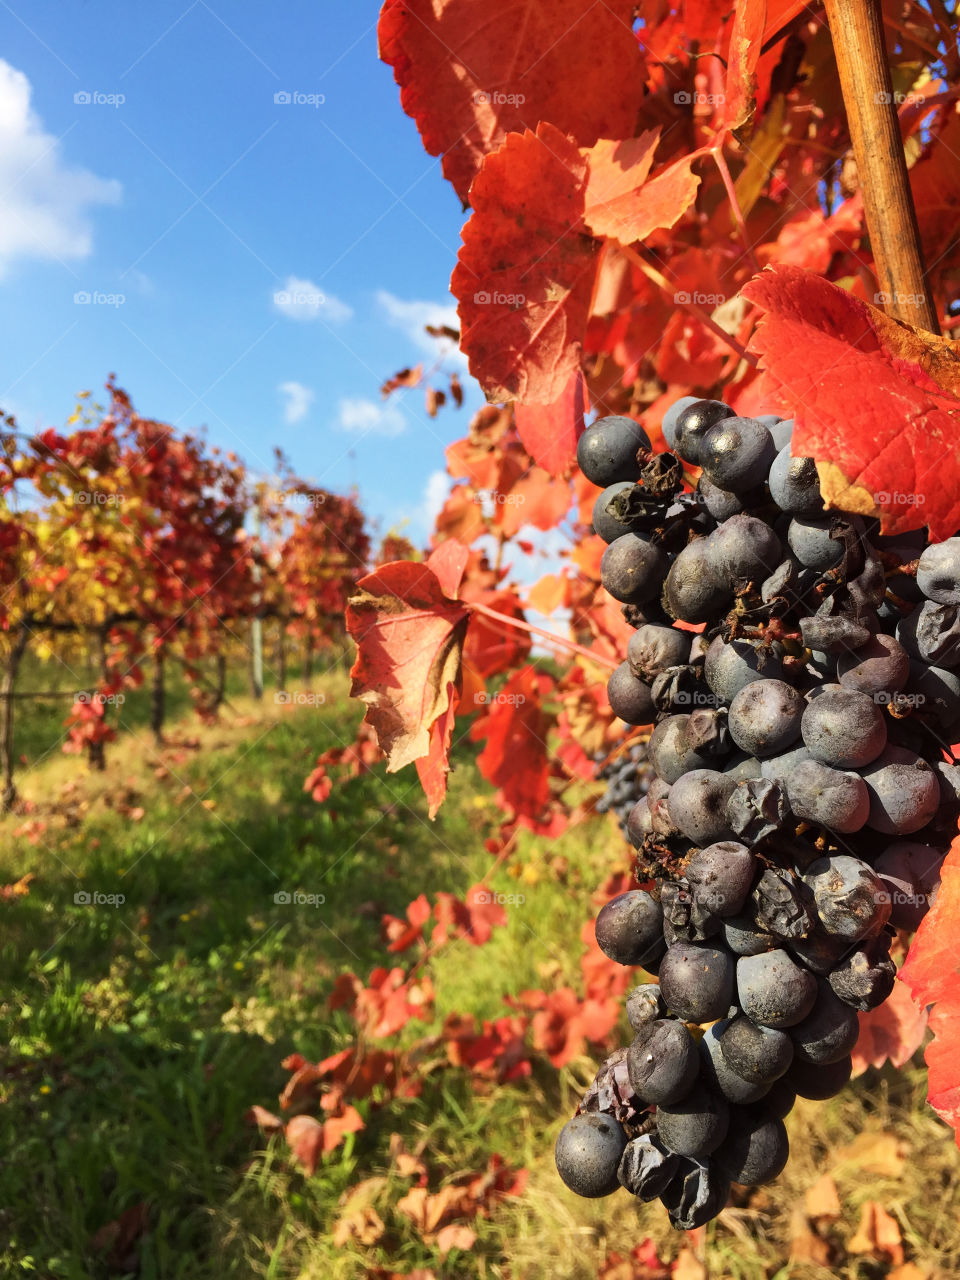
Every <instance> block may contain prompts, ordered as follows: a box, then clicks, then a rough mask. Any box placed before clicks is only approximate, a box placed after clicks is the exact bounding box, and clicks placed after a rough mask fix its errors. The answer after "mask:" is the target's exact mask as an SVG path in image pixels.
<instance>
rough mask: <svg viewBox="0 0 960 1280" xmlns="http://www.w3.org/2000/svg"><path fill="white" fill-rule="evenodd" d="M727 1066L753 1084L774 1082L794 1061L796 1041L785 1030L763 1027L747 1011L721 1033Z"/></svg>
mask: <svg viewBox="0 0 960 1280" xmlns="http://www.w3.org/2000/svg"><path fill="white" fill-rule="evenodd" d="M720 1052H721V1053H722V1054H723V1058H724V1061H725V1062H726V1064H727V1066H728V1067H729V1068H730V1069H731V1070H732V1071H735V1072H736V1073H737V1075H738V1076H742V1077H743V1079H744V1080H748V1081H750V1083H751V1084H772V1083H773V1081H774V1080H778V1079H779V1078H780V1076H782V1075H783V1073H784V1072H785V1071H786V1070H787V1068H788V1067H789V1066H790V1063H791V1062H792V1061H793V1041H792V1040H791V1038H790V1036H789V1035H787V1033H786V1032H785V1031H778V1030H777V1029H776V1028H775V1027H761V1026H759V1025H758V1024H757V1023H755V1022H752V1021H751V1019H750V1018H748V1017H746V1016H745V1015H744V1014H742V1013H741V1014H740V1015H739V1016H738V1017H736V1018H734V1019H733V1021H732V1022H731V1023H730V1025H729V1026H728V1027H727V1029H726V1031H724V1032H723V1034H722V1035H721V1036H720Z"/></svg>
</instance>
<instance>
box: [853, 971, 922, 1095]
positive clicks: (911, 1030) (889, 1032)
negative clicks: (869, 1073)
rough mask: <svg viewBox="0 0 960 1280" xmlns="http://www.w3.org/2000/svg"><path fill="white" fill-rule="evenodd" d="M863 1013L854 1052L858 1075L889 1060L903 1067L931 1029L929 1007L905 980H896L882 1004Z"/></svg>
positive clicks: (855, 1068)
mask: <svg viewBox="0 0 960 1280" xmlns="http://www.w3.org/2000/svg"><path fill="white" fill-rule="evenodd" d="M859 1017H860V1038H859V1039H858V1040H857V1043H856V1046H855V1048H854V1049H853V1051H852V1054H851V1056H852V1058H853V1074H854V1075H855V1076H859V1075H862V1074H863V1072H864V1071H866V1069H867V1067H882V1066H883V1064H884V1063H885V1062H886V1061H887V1060H889V1061H890V1062H892V1063H893V1065H894V1066H895V1067H902V1066H903V1065H904V1064H905V1063H906V1062H909V1061H910V1059H911V1058H912V1057H913V1055H914V1054H915V1053H916V1051H917V1050H918V1049H919V1048H920V1045H921V1044H922V1043H923V1037H924V1035H925V1034H926V1030H927V1011H926V1009H921V1008H920V1007H919V1006H918V1005H917V1004H915V1003H914V1001H913V1000H912V999H911V996H910V991H909V989H908V988H907V986H906V985H905V984H904V983H903V982H896V983H894V987H893V991H892V992H891V993H890V995H889V997H888V998H887V999H886V1000H885V1001H884V1002H883V1004H882V1005H880V1006H879V1007H878V1008H876V1009H871V1010H870V1012H869V1013H861V1014H860V1015H859Z"/></svg>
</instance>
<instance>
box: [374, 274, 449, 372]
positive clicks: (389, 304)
mask: <svg viewBox="0 0 960 1280" xmlns="http://www.w3.org/2000/svg"><path fill="white" fill-rule="evenodd" d="M377 306H378V307H379V308H380V310H381V311H382V312H383V315H384V316H385V318H386V320H387V322H388V323H389V324H391V325H392V326H393V327H394V328H395V329H400V330H401V331H402V332H403V333H405V334H406V335H407V337H408V338H409V339H410V341H411V342H412V343H413V345H414V346H415V347H416V348H417V349H418V350H419V351H422V352H423V353H424V355H426V356H429V357H430V358H431V359H433V360H436V359H437V358H438V357H439V356H441V355H442V356H444V357H445V358H446V359H448V360H449V361H450V363H452V364H456V365H460V366H461V368H464V369H465V368H466V367H467V358H466V356H465V355H464V354H463V352H462V351H461V350H460V348H459V347H458V346H457V344H456V343H455V342H454V341H453V340H452V339H450V338H431V337H430V335H429V333H427V332H425V326H426V325H428V324H431V325H435V326H436V327H437V328H440V327H441V326H443V325H446V326H447V327H448V328H450V329H459V328H460V319H459V317H458V316H457V308H456V307H455V306H454V305H453V303H449V302H404V301H403V299H402V298H397V297H394V295H393V294H392V293H388V292H387V291H386V289H379V290H378V291H377Z"/></svg>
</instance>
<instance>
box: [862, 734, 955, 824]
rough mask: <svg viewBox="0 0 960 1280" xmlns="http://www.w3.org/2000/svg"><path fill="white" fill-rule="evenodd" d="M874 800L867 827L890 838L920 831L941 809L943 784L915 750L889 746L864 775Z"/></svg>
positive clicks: (871, 801)
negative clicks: (941, 786) (941, 788)
mask: <svg viewBox="0 0 960 1280" xmlns="http://www.w3.org/2000/svg"><path fill="white" fill-rule="evenodd" d="M862 777H863V781H864V783H865V784H866V788H867V795H868V798H869V801H870V812H869V816H868V817H867V826H868V827H872V828H873V830H874V831H882V832H883V834H884V835H888V836H903V835H909V834H910V833H911V832H913V831H919V830H920V828H921V827H925V826H926V825H927V823H928V822H929V821H930V820H931V818H933V816H934V814H935V813H936V812H937V809H938V808H939V806H940V783H939V782H938V780H937V775H936V774H935V773H934V771H933V769H931V768H930V766H929V765H928V764H927V762H926V761H925V760H922V759H921V758H920V756H918V755H917V754H916V753H915V752H913V751H907V750H906V749H905V748H903V747H895V746H888V747H887V749H886V750H885V751H884V752H883V754H882V755H881V756H880V757H879V758H878V759H876V760H874V761H873V763H872V764H871V765H869V766H868V767H867V768H866V769H864V770H863V772H862Z"/></svg>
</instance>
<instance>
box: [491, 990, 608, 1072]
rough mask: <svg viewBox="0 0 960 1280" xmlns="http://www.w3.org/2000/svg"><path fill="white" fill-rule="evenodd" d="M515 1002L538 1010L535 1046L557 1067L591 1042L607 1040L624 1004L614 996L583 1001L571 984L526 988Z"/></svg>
mask: <svg viewBox="0 0 960 1280" xmlns="http://www.w3.org/2000/svg"><path fill="white" fill-rule="evenodd" d="M511 1003H516V1004H519V1005H520V1006H521V1007H525V1008H528V1009H535V1010H536V1012H535V1013H534V1015H533V1023H532V1026H533V1043H534V1047H535V1048H537V1049H540V1050H542V1051H543V1052H544V1053H546V1055H547V1057H548V1058H549V1059H550V1061H551V1062H552V1063H553V1065H554V1066H555V1067H562V1066H565V1065H566V1064H567V1063H568V1062H570V1061H572V1059H574V1058H576V1057H578V1056H579V1055H580V1054H581V1053H583V1052H584V1050H585V1048H586V1043H587V1041H588V1040H589V1041H592V1042H594V1043H600V1042H602V1041H605V1040H606V1038H607V1036H609V1034H610V1032H611V1031H612V1030H613V1028H614V1027H615V1026H616V1025H617V1019H618V1017H619V1014H620V1007H619V1005H618V1003H617V1001H616V1000H615V999H613V998H603V999H599V1000H597V999H593V998H589V997H588V998H587V999H586V1000H581V999H580V997H579V996H578V995H576V993H575V992H574V991H573V990H572V989H571V988H570V987H558V988H557V989H556V990H555V991H550V992H546V991H522V992H521V993H520V995H519V996H518V997H517V998H516V1001H511Z"/></svg>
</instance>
